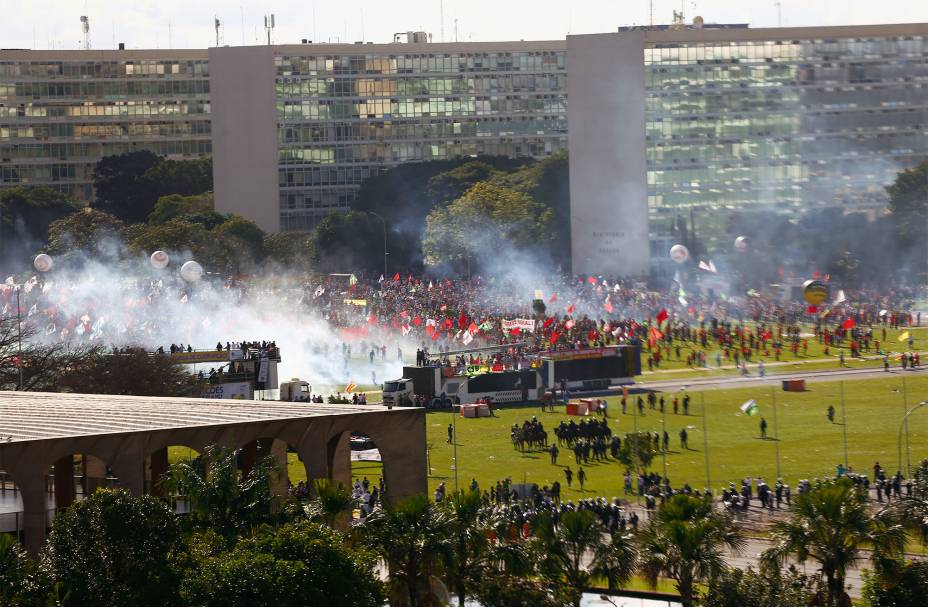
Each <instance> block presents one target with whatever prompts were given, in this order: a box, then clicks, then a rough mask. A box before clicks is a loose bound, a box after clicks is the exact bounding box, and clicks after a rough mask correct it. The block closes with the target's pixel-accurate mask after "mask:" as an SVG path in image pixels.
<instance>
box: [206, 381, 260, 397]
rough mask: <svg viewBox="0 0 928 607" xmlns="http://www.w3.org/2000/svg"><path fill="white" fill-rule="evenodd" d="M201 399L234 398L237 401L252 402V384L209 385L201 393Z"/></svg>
mask: <svg viewBox="0 0 928 607" xmlns="http://www.w3.org/2000/svg"><path fill="white" fill-rule="evenodd" d="M200 398H233V399H236V400H251V399H252V398H253V395H252V392H251V384H249V383H248V382H236V383H230V384H215V385H209V386H207V387H206V388H204V389H203V392H201V393H200Z"/></svg>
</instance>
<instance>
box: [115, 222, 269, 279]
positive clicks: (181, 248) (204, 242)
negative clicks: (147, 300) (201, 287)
mask: <svg viewBox="0 0 928 607" xmlns="http://www.w3.org/2000/svg"><path fill="white" fill-rule="evenodd" d="M126 236H127V241H128V242H127V244H128V247H129V250H130V251H132V252H134V253H139V254H145V255H148V254H151V253H152V252H153V251H157V250H159V249H162V250H166V251H169V252H171V251H178V252H180V253H189V254H190V255H191V256H192V257H193V259H196V260H197V261H199V262H200V263H201V264H202V265H203V267H204V268H206V270H207V271H212V272H236V271H238V270H239V268H241V267H243V266H249V265H251V264H252V263H253V262H254V259H253V257H252V256H251V252H250V249H248V248H246V247H243V246H242V245H241V242H240V241H239V240H237V239H235V238H233V237H232V236H230V235H227V234H223V233H219V232H212V231H210V230H207V229H206V228H204V227H203V226H202V225H199V224H196V223H191V222H189V221H185V220H184V219H171V220H170V221H168V222H166V223H163V224H158V225H146V226H142V227H133V228H132V229H129V230H126Z"/></svg>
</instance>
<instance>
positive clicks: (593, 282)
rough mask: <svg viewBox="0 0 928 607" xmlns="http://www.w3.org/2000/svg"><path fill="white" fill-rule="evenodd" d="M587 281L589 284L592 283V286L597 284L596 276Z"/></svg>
mask: <svg viewBox="0 0 928 607" xmlns="http://www.w3.org/2000/svg"><path fill="white" fill-rule="evenodd" d="M586 281H587V282H588V283H590V284H591V285H595V284H596V277H595V276H590V277H589V278H587V279H586Z"/></svg>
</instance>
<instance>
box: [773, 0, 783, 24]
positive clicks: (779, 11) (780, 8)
mask: <svg viewBox="0 0 928 607" xmlns="http://www.w3.org/2000/svg"><path fill="white" fill-rule="evenodd" d="M774 4H775V5H776V7H777V27H783V3H782V2H780V0H777V1H776V2H774Z"/></svg>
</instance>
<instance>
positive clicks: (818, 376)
mask: <svg viewBox="0 0 928 607" xmlns="http://www.w3.org/2000/svg"><path fill="white" fill-rule="evenodd" d="M925 371H926V367H919V368H918V369H908V370H905V371H903V370H902V369H900V368H895V369H891V370H890V371H888V372H887V371H884V370H883V369H831V370H819V371H798V372H796V373H780V374H777V375H774V376H767V377H758V376H757V375H748V376H743V377H742V376H738V377H692V378H688V379H673V380H663V381H654V382H636V383H635V384H632V385H631V386H629V388H630V389H632V390H635V389H637V390H656V391H658V392H674V391H676V390H717V389H720V388H753V387H757V386H775V385H779V384H780V382H782V381H784V380H787V379H804V380H806V382H808V383H815V382H823V381H857V380H863V379H876V378H887V377H901V376H906V377H908V376H910V375H921V374H923V373H925Z"/></svg>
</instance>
